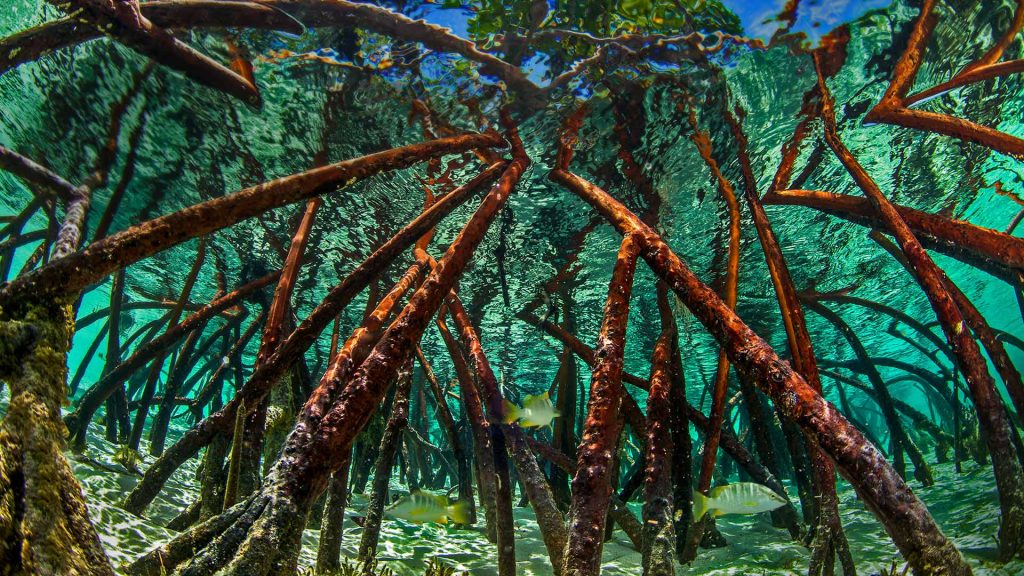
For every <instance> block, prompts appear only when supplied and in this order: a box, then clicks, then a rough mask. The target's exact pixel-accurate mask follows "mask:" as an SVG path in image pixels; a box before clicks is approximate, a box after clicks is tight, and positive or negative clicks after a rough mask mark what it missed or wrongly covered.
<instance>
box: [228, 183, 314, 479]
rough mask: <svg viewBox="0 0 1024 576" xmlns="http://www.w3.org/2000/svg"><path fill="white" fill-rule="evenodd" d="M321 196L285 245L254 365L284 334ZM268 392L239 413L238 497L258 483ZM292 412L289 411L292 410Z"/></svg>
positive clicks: (309, 205) (267, 355)
mask: <svg viewBox="0 0 1024 576" xmlns="http://www.w3.org/2000/svg"><path fill="white" fill-rule="evenodd" d="M322 203H323V200H321V199H320V198H312V199H310V200H309V201H308V202H307V203H306V210H305V212H303V214H302V219H301V220H300V221H299V225H298V226H297V227H296V229H295V234H294V235H293V236H292V241H291V244H289V246H288V253H287V255H286V256H285V260H284V266H282V267H281V275H280V276H279V277H278V280H277V288H275V290H274V298H273V300H271V302H270V309H269V310H268V311H267V323H266V324H265V325H264V327H263V337H262V339H261V340H260V347H259V350H258V351H257V352H256V365H257V366H259V365H260V364H262V363H263V362H266V361H267V359H268V358H270V356H271V354H273V352H274V351H275V350H276V349H277V347H278V346H279V345H280V343H281V339H282V337H283V336H284V329H285V321H286V319H287V315H288V311H289V310H291V297H292V291H293V289H294V288H295V281H296V279H297V278H298V276H299V270H300V269H301V267H302V255H303V253H304V252H305V250H306V243H307V242H308V240H309V233H310V230H311V229H312V228H313V223H314V222H315V221H316V213H317V210H318V209H319V208H320V205H321V204H322ZM282 390H287V386H282V385H278V386H275V387H274V393H275V394H276V393H280V392H281V391H282ZM271 396H272V395H268V396H267V397H265V398H263V399H261V400H260V401H259V402H256V403H255V404H254V405H253V407H252V410H251V411H250V412H249V413H248V414H245V415H243V416H239V417H244V418H245V420H246V423H245V427H244V429H243V433H242V438H241V440H242V447H241V453H240V458H241V468H242V469H241V470H240V472H239V483H240V486H239V490H238V494H237V496H238V497H244V496H247V495H249V494H250V493H252V492H253V491H254V490H255V489H256V488H257V486H258V485H259V480H260V477H261V476H262V475H261V474H260V471H259V467H260V456H261V453H262V449H263V441H264V433H265V431H266V428H267V408H268V407H269V404H270V402H271V400H272V399H271ZM292 415H293V414H292Z"/></svg>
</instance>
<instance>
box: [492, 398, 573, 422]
mask: <svg viewBox="0 0 1024 576" xmlns="http://www.w3.org/2000/svg"><path fill="white" fill-rule="evenodd" d="M559 416H561V413H560V412H559V411H558V410H557V409H556V408H555V406H554V405H553V404H552V403H551V398H550V397H549V396H548V393H547V392H545V393H543V394H538V395H536V396H527V397H526V398H525V399H524V400H523V407H522V408H520V407H519V406H516V405H515V404H513V403H511V402H509V401H508V400H505V423H506V424H511V423H513V422H515V421H516V420H518V421H519V425H520V426H522V427H523V428H544V427H548V426H550V427H552V428H554V424H552V423H551V421H552V420H554V419H555V418H557V417H559Z"/></svg>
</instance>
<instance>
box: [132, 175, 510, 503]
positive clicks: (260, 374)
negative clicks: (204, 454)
mask: <svg viewBox="0 0 1024 576" xmlns="http://www.w3.org/2000/svg"><path fill="white" fill-rule="evenodd" d="M503 166H504V164H495V165H492V166H490V167H488V168H487V169H486V170H485V171H484V172H482V173H481V174H480V175H478V176H477V177H476V178H474V179H473V180H471V181H470V182H468V183H466V184H465V185H463V186H461V187H459V188H457V189H455V190H453V191H451V192H450V193H448V194H447V195H446V196H445V197H444V198H442V199H441V200H439V201H438V202H437V203H435V204H434V205H433V206H431V207H430V208H428V209H427V210H424V211H423V212H422V213H421V214H420V215H419V216H418V217H416V218H415V219H414V220H413V221H412V222H410V223H409V224H408V225H406V226H405V227H404V228H402V229H401V230H399V231H398V232H397V233H396V234H395V235H394V236H392V237H391V239H389V240H388V241H387V242H385V243H384V244H383V245H381V247H380V248H378V249H377V250H376V251H375V252H374V253H373V254H372V255H370V257H369V258H367V259H366V260H365V261H363V262H362V263H361V264H360V265H359V266H357V267H356V268H355V269H354V270H353V271H352V272H351V273H349V275H348V276H346V277H345V279H344V280H342V282H341V283H340V284H338V285H337V286H335V287H334V288H332V289H331V291H330V292H329V293H328V294H327V296H326V297H324V299H323V301H322V302H321V303H320V305H319V306H317V307H316V308H315V309H314V310H313V312H311V313H310V315H309V316H308V317H307V318H306V319H305V320H304V321H303V322H302V323H301V324H300V325H299V327H298V328H296V329H295V330H294V331H293V332H292V333H291V335H289V336H288V338H287V339H286V340H285V341H284V342H282V343H281V346H280V347H279V348H278V349H277V351H276V352H275V353H274V355H273V356H271V358H270V359H269V360H267V362H265V363H264V364H262V365H260V366H259V367H258V369H257V370H256V371H255V372H254V373H253V374H252V376H251V377H250V378H249V381H248V382H246V383H245V384H244V385H242V387H241V389H240V390H239V393H238V394H237V395H236V398H235V399H233V400H232V401H231V402H229V403H228V404H227V405H225V406H224V408H222V409H221V410H219V411H217V412H215V413H214V414H211V415H210V416H209V417H207V418H206V419H204V420H203V421H201V422H199V423H198V424H196V425H195V426H194V427H193V428H191V429H190V430H189V431H188V432H186V433H185V434H184V435H182V437H181V438H180V439H179V440H178V442H176V443H175V444H174V446H172V447H171V448H169V449H168V450H167V451H166V452H164V454H163V455H161V457H160V458H158V459H157V460H156V462H154V463H153V464H152V465H151V466H150V467H149V468H148V469H147V470H146V473H145V475H144V476H143V478H142V480H140V481H139V483H138V484H136V486H135V489H133V490H132V492H131V494H129V495H128V498H127V499H126V500H125V509H126V510H128V511H130V512H132V513H134V514H141V513H142V511H143V510H145V509H146V507H147V506H149V503H150V502H152V501H153V498H155V497H156V495H157V494H158V493H159V492H160V489H161V488H162V487H163V485H164V483H165V482H166V481H167V479H168V478H169V477H170V475H171V474H172V473H173V472H174V471H175V470H176V469H177V468H178V467H179V466H180V465H181V464H182V463H183V462H184V461H185V460H187V459H188V458H190V457H192V456H193V455H194V454H195V453H196V452H198V451H199V449H200V448H202V447H203V446H205V445H206V444H207V443H208V442H209V441H210V439H212V438H213V436H214V435H215V434H217V433H230V431H231V426H232V424H233V423H234V418H235V412H236V410H237V409H238V406H239V404H240V403H241V402H242V401H243V400H245V399H249V401H254V400H257V399H259V398H261V397H263V395H265V394H267V393H268V392H269V391H270V389H271V387H272V386H273V385H274V383H275V382H277V380H278V379H280V378H281V376H283V375H284V373H285V372H286V371H287V370H288V368H290V367H291V365H292V364H293V363H294V362H295V361H296V360H297V359H298V358H299V357H300V356H301V355H302V354H304V353H305V352H306V350H307V349H308V348H309V347H310V346H311V345H312V344H313V342H314V341H315V340H316V338H317V337H318V336H319V335H320V333H321V332H322V331H323V330H324V329H325V328H326V327H327V325H328V324H330V322H331V321H333V320H334V318H337V316H338V314H340V313H341V311H342V310H343V309H344V308H345V306H347V305H348V304H349V303H350V302H351V301H352V299H353V298H354V297H355V296H356V295H357V294H358V293H359V292H360V291H362V290H363V289H364V288H366V287H367V286H368V285H369V284H370V283H371V282H372V281H373V280H374V279H375V278H376V277H377V275H379V274H380V273H381V272H382V271H383V270H384V269H385V268H387V266H388V265H389V264H390V263H391V262H392V261H393V260H394V259H395V258H396V257H397V256H398V255H399V254H400V253H401V252H402V251H404V250H406V249H408V248H409V247H410V246H412V245H413V244H414V243H415V242H416V240H417V239H418V238H419V237H420V236H422V235H423V234H424V233H425V232H427V231H428V230H430V229H431V228H433V227H434V225H436V224H437V222H439V221H440V220H441V218H443V217H444V216H445V215H447V214H448V213H449V212H451V211H452V210H454V209H455V208H456V207H458V206H459V205H461V204H462V203H463V202H465V201H466V200H467V199H469V197H470V196H471V195H472V194H473V193H475V192H477V191H479V190H480V189H481V188H482V187H483V186H485V185H486V184H488V183H489V182H490V181H491V180H492V179H493V178H494V177H495V176H496V175H497V174H498V173H499V172H500V170H501V169H502V168H503Z"/></svg>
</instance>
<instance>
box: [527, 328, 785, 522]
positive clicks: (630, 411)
mask: <svg viewBox="0 0 1024 576" xmlns="http://www.w3.org/2000/svg"><path fill="white" fill-rule="evenodd" d="M519 318H520V319H522V320H523V321H525V322H527V323H529V324H532V325H534V326H537V327H538V328H540V329H541V330H544V331H545V332H547V333H548V334H549V335H551V336H552V337H554V338H555V339H557V340H559V341H560V342H562V344H564V345H565V346H566V347H567V348H569V349H570V350H572V351H573V353H574V354H576V355H577V356H579V358H580V359H581V360H583V361H584V362H585V363H586V364H587V365H588V366H590V367H594V366H595V365H596V363H597V356H596V353H595V352H594V350H593V349H592V348H590V347H589V346H587V345H586V344H584V343H583V342H581V341H580V340H579V338H576V336H574V335H572V334H570V333H568V332H567V331H565V329H564V328H562V327H561V326H558V325H556V324H552V323H551V322H549V321H547V320H543V321H542V320H541V319H539V318H537V317H536V316H533V315H531V314H526V313H520V314H519ZM680 369H681V368H680ZM676 372H679V370H676ZM681 377H682V375H681V373H680V375H679V376H677V378H681ZM622 381H623V382H626V383H628V384H632V385H634V386H636V387H638V388H641V389H643V390H647V389H648V388H649V383H648V382H647V381H646V380H644V379H643V378H640V377H639V376H636V375H633V374H629V373H628V372H623V374H622ZM679 400H680V403H679V408H680V409H681V410H682V414H681V415H680V416H681V417H682V418H684V419H687V420H689V421H691V422H692V423H693V425H694V427H696V428H697V430H699V431H700V432H701V433H703V434H707V431H708V430H709V429H710V423H709V421H708V417H707V416H705V415H704V414H703V413H702V412H701V411H700V410H698V409H697V408H696V407H694V406H693V405H692V404H690V403H688V402H686V401H685V397H681V398H679ZM622 410H623V412H625V416H626V421H627V422H629V423H630V426H631V427H632V428H633V432H634V433H635V434H636V435H637V436H638V437H641V438H643V437H646V429H647V426H646V424H644V416H643V412H641V411H640V408H639V407H637V405H636V401H635V400H633V398H632V396H629V395H628V394H627V395H625V396H624V397H623V398H622ZM721 448H722V449H723V450H724V451H725V453H726V454H728V455H729V456H730V457H731V458H732V459H733V460H735V461H736V463H737V464H739V465H740V467H741V468H743V470H744V471H745V472H746V473H747V474H750V476H751V478H753V479H754V480H756V481H757V482H760V483H761V484H764V485H765V486H768V487H769V488H771V489H772V490H774V491H775V492H776V493H778V494H779V495H780V496H783V497H785V498H786V500H787V502H788V500H789V496H788V495H787V494H786V491H785V489H783V487H782V483H781V482H779V480H778V478H777V477H775V476H774V475H773V474H772V473H771V472H770V471H769V470H768V469H767V468H765V467H764V466H763V465H761V464H760V463H759V462H758V461H757V459H756V458H754V456H753V455H752V454H751V453H750V451H748V450H747V448H746V446H744V445H743V444H742V443H741V442H740V441H739V439H738V438H736V435H735V434H733V433H732V431H731V430H729V429H728V428H726V429H723V430H722V438H721ZM687 495H688V496H687V497H689V493H687ZM787 506H788V507H789V508H790V509H792V507H793V506H792V503H790V504H787ZM794 512H795V510H794Z"/></svg>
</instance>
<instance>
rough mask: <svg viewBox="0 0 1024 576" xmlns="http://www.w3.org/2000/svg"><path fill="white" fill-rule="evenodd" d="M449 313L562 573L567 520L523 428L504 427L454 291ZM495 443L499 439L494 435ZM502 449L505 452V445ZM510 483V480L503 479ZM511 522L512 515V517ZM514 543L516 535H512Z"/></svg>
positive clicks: (486, 365)
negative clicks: (556, 501) (531, 449)
mask: <svg viewBox="0 0 1024 576" xmlns="http://www.w3.org/2000/svg"><path fill="white" fill-rule="evenodd" d="M447 304H448V312H449V314H451V316H452V319H453V321H454V322H455V325H456V326H457V327H458V329H459V332H460V334H461V335H462V341H463V345H464V346H465V348H466V349H467V350H468V351H469V355H470V357H471V358H472V359H473V363H474V366H475V368H476V374H477V378H478V380H479V382H480V385H481V386H480V387H481V390H482V391H483V394H484V395H485V396H486V400H487V414H488V416H489V417H490V423H489V424H490V426H491V427H492V430H493V428H494V427H500V429H501V439H503V440H504V441H505V442H506V443H507V448H508V450H509V452H511V454H512V459H513V461H514V462H515V465H516V470H517V471H518V472H519V481H520V482H521V484H522V486H523V489H524V491H525V492H526V495H527V497H528V498H529V501H530V504H531V505H532V506H533V509H534V513H535V514H536V516H537V524H538V526H539V527H540V531H541V537H542V538H543V540H544V546H545V548H546V549H547V551H548V557H549V558H550V560H551V565H552V567H553V568H554V572H555V573H556V574H560V572H561V560H562V555H563V554H564V552H565V543H566V538H567V534H566V526H565V520H564V518H563V517H562V513H561V512H560V511H559V510H558V506H557V505H556V503H555V499H554V495H553V494H552V492H551V487H550V486H549V485H548V482H547V479H546V478H545V477H544V474H543V473H542V472H541V470H540V467H539V466H538V465H537V460H536V458H535V457H534V455H533V452H531V451H530V447H529V445H528V444H527V442H526V434H525V433H524V432H523V429H522V428H519V427H518V426H515V425H512V426H501V423H502V422H504V416H505V414H504V400H505V398H504V396H503V395H502V393H501V390H500V388H499V386H498V380H497V378H496V377H495V376H494V371H493V370H492V369H491V364H490V361H488V359H487V356H486V354H484V349H483V346H482V345H481V343H480V338H479V336H478V334H477V331H476V329H475V328H474V327H473V324H472V323H471V322H470V320H469V314H467V313H466V310H465V308H464V307H463V306H462V302H461V300H459V297H458V295H457V294H455V293H454V292H451V293H449V294H448V297H447ZM492 440H496V438H495V437H494V434H493V433H492ZM492 446H493V449H494V450H497V449H498V443H497V441H494V442H493V443H492ZM501 449H503V450H504V449H505V447H504V446H502V447H501ZM502 480H505V481H507V478H502ZM509 520H511V514H510V518H509ZM498 528H499V532H498V546H499V547H501V545H502V536H501V528H502V526H501V523H500V522H499V524H498ZM512 539H513V543H514V534H512ZM512 552H513V554H510V556H511V561H512V563H513V567H512V571H513V572H514V570H515V568H514V562H515V556H514V547H513V548H512Z"/></svg>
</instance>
